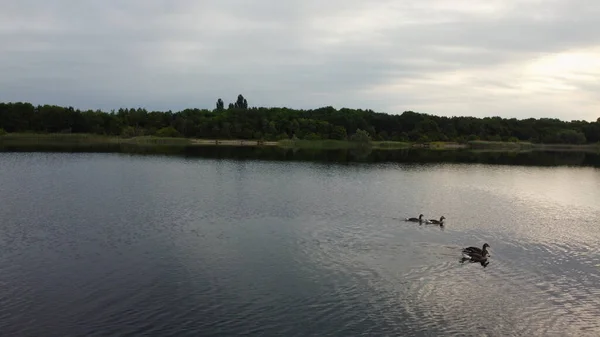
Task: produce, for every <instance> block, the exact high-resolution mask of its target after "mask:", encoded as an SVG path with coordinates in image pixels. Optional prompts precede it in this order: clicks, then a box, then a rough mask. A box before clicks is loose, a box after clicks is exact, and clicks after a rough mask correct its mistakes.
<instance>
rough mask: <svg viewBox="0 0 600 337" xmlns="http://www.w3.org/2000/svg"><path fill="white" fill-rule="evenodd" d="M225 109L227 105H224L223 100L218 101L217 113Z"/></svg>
mask: <svg viewBox="0 0 600 337" xmlns="http://www.w3.org/2000/svg"><path fill="white" fill-rule="evenodd" d="M224 109H225V103H223V100H222V99H220V98H219V99H218V100H217V111H223V110H224Z"/></svg>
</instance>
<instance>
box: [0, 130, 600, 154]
mask: <svg viewBox="0 0 600 337" xmlns="http://www.w3.org/2000/svg"><path fill="white" fill-rule="evenodd" d="M36 144H39V145H53V146H57V147H58V146H60V145H69V146H78V145H81V146H87V145H89V146H91V145H101V144H126V145H139V146H152V145H156V146H238V147H248V146H249V147H260V146H278V147H282V148H304V149H323V150H328V149H330V150H334V149H351V148H357V147H365V146H368V147H370V148H372V149H378V150H399V149H411V148H418V149H434V150H456V149H471V150H477V151H528V150H549V151H594V152H600V144H586V145H572V144H535V143H529V142H491V141H470V142H467V143H454V142H430V143H410V142H395V141H371V142H368V143H356V142H352V141H348V140H292V139H285V140H280V141H261V140H245V139H198V138H178V137H156V136H140V137H131V138H123V137H117V136H103V135H94V134H69V133H64V134H63V133H60V134H57V133H52V134H38V133H8V134H4V135H2V136H0V145H9V146H12V147H18V146H20V145H22V146H29V147H31V146H35V145H36Z"/></svg>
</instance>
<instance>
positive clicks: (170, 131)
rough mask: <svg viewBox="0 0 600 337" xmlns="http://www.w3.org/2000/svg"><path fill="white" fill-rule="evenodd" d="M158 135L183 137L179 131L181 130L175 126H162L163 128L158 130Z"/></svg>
mask: <svg viewBox="0 0 600 337" xmlns="http://www.w3.org/2000/svg"><path fill="white" fill-rule="evenodd" d="M156 136H157V137H181V134H180V133H179V131H177V130H175V128H174V127H172V126H167V127H165V128H162V129H160V130H158V131H156Z"/></svg>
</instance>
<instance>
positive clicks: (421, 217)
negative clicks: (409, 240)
mask: <svg viewBox="0 0 600 337" xmlns="http://www.w3.org/2000/svg"><path fill="white" fill-rule="evenodd" d="M404 221H412V222H423V214H419V218H406V219H405V220H404Z"/></svg>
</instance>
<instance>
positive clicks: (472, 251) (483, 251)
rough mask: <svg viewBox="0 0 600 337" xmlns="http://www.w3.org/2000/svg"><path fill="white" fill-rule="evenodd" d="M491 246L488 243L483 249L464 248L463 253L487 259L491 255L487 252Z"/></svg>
mask: <svg viewBox="0 0 600 337" xmlns="http://www.w3.org/2000/svg"><path fill="white" fill-rule="evenodd" d="M489 246H490V245H488V244H487V243H484V244H483V248H477V247H467V248H463V250H462V252H463V253H465V254H467V255H469V256H470V255H472V254H475V255H481V256H483V257H487V256H490V253H489V252H488V251H487V248H488V247H489Z"/></svg>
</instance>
